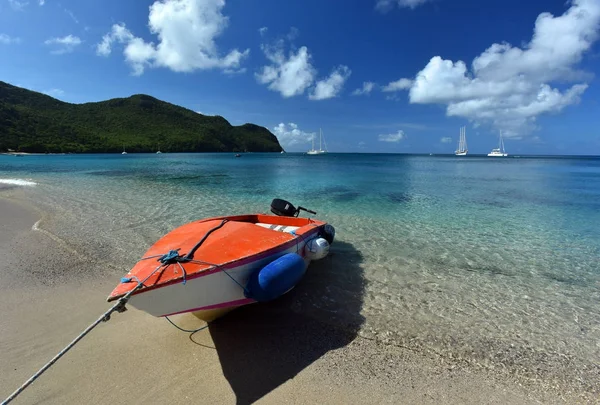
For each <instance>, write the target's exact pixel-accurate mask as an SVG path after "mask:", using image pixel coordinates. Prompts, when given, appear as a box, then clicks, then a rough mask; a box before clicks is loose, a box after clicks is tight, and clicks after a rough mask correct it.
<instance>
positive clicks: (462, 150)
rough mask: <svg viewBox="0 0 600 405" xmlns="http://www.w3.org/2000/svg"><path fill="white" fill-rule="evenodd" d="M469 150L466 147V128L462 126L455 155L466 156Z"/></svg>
mask: <svg viewBox="0 0 600 405" xmlns="http://www.w3.org/2000/svg"><path fill="white" fill-rule="evenodd" d="M468 152H469V150H468V149H467V128H466V127H462V128H461V129H460V139H459V141H458V149H456V151H455V152H454V154H455V155H456V156H467V153H468Z"/></svg>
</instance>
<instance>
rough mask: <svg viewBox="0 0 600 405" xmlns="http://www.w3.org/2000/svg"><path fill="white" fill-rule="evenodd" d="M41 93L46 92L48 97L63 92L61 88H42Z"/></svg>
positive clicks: (56, 95)
mask: <svg viewBox="0 0 600 405" xmlns="http://www.w3.org/2000/svg"><path fill="white" fill-rule="evenodd" d="M42 93H44V94H47V95H49V96H50V97H60V96H63V95H64V94H65V92H64V90H62V89H50V90H44V91H42Z"/></svg>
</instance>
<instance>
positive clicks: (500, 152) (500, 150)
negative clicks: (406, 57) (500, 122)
mask: <svg viewBox="0 0 600 405" xmlns="http://www.w3.org/2000/svg"><path fill="white" fill-rule="evenodd" d="M488 156H492V157H506V156H508V153H506V151H505V150H504V140H503V139H502V131H500V140H499V141H498V147H497V148H494V149H492V151H491V152H490V153H488Z"/></svg>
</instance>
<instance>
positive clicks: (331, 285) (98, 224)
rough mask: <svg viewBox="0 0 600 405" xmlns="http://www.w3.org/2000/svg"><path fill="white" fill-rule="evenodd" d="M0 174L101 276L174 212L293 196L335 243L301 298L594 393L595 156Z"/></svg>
mask: <svg viewBox="0 0 600 405" xmlns="http://www.w3.org/2000/svg"><path fill="white" fill-rule="evenodd" d="M15 180H18V181H15ZM28 182H31V183H35V185H32V184H30V183H28ZM0 183H4V185H5V187H11V188H13V190H15V188H18V189H19V192H20V193H25V194H26V195H27V196H28V197H30V198H31V199H32V200H34V201H35V202H36V205H38V207H40V208H41V209H42V210H44V211H45V212H47V213H48V214H47V215H46V216H45V217H44V219H43V220H42V222H41V223H40V228H41V229H43V230H44V231H45V232H48V234H50V235H52V236H53V237H55V238H56V239H57V240H60V241H61V242H62V243H64V244H65V245H67V246H68V247H69V248H70V249H72V250H74V251H76V252H77V253H79V254H82V255H87V256H90V257H92V258H95V259H96V260H98V261H102V262H104V263H107V266H108V267H110V268H111V269H112V270H110V271H108V273H107V274H109V275H111V276H115V275H117V276H118V275H120V274H121V273H122V272H123V271H126V270H127V269H129V268H130V267H131V265H132V264H133V263H135V261H136V260H137V259H138V258H139V257H140V256H141V255H142V254H143V253H144V251H145V250H146V249H147V247H148V246H150V245H151V244H152V243H153V242H154V241H155V240H156V239H158V238H159V237H160V236H161V235H163V234H164V233H166V232H168V231H169V230H171V229H172V228H174V227H175V226H178V225H181V224H183V223H186V222H188V221H191V220H194V219H198V218H202V217H207V216H213V215H228V214H233V213H245V212H267V211H268V209H269V204H270V201H271V199H272V198H275V197H278V198H284V199H287V200H289V201H291V202H292V203H294V204H296V205H302V206H304V207H307V208H311V209H314V210H315V211H317V212H318V215H317V217H318V218H320V219H324V220H326V221H328V222H330V223H331V224H333V225H334V226H335V228H336V230H337V242H336V243H335V244H334V246H333V249H332V255H331V257H329V258H327V259H325V260H324V261H322V262H318V263H315V264H313V265H312V266H311V267H312V268H311V273H310V274H311V278H310V280H309V281H308V283H309V284H308V285H309V286H310V287H311V288H304V290H303V291H304V293H303V298H302V301H301V302H300V304H299V305H301V307H302V311H305V312H306V313H308V314H310V315H311V316H315V317H319V318H321V319H323V320H327V321H328V322H334V323H338V324H339V325H340V326H344V327H348V326H349V327H357V328H360V332H359V333H360V334H361V335H362V336H363V337H366V338H370V339H376V340H379V341H381V342H383V343H387V344H398V345H402V346H404V347H408V348H411V349H414V350H425V351H427V352H430V353H431V352H433V353H437V354H439V355H440V356H442V357H444V358H445V359H452V360H454V361H459V362H467V363H469V364H474V365H476V366H481V367H487V368H494V369H497V370H500V371H502V372H507V373H511V374H518V375H521V376H523V377H525V378H532V379H542V380H546V381H550V382H552V381H554V382H557V383H561V384H564V386H569V385H572V386H577V387H579V388H584V389H585V390H592V391H593V392H600V391H596V390H598V381H600V368H599V366H598V365H599V364H600V158H577V157H548V158H546V157H508V158H504V159H498V158H496V159H494V158H487V157H477V156H469V157H466V158H457V157H455V156H413V155H392V154H386V155H376V154H329V155H324V156H307V155H301V154H258V153H253V154H244V155H243V156H242V157H241V158H237V159H236V158H234V156H233V154H162V155H153V154H152V155H151V154H147V155H146V154H140V155H136V154H130V155H126V156H122V155H65V156H51V155H48V156H26V157H23V158H15V157H12V156H0ZM3 192H4V193H10V192H12V191H11V190H4V191H3ZM315 274H316V275H318V276H316V275H315ZM311 291H315V293H314V294H313V295H311Z"/></svg>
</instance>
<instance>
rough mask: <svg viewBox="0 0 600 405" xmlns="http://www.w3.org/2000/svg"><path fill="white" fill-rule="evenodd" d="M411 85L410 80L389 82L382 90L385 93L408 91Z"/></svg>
mask: <svg viewBox="0 0 600 405" xmlns="http://www.w3.org/2000/svg"><path fill="white" fill-rule="evenodd" d="M412 85H413V81H412V80H410V79H405V78H402V79H399V80H396V81H395V82H390V83H388V84H387V85H385V86H383V88H382V90H383V91H385V92H393V91H399V90H407V89H410V88H411V87H412Z"/></svg>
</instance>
